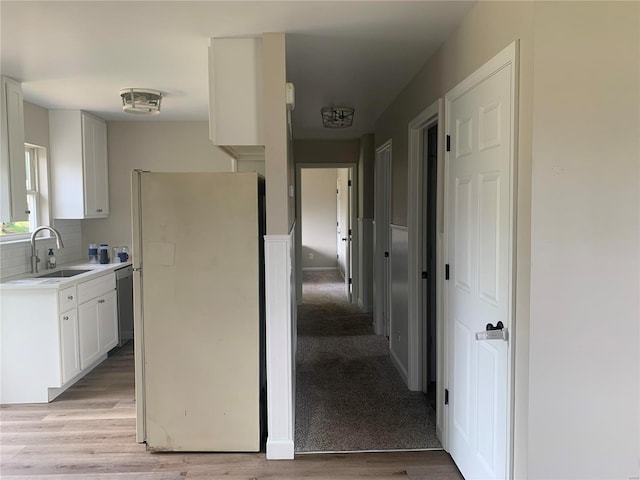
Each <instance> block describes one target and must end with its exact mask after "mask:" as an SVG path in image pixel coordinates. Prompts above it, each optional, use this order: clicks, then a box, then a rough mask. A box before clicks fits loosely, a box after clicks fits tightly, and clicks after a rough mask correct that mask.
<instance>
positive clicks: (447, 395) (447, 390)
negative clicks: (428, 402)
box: [444, 388, 449, 405]
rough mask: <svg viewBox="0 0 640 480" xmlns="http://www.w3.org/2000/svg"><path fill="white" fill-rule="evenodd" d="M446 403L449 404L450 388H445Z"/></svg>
mask: <svg viewBox="0 0 640 480" xmlns="http://www.w3.org/2000/svg"><path fill="white" fill-rule="evenodd" d="M444 404H445V405H449V389H448V388H445V389H444Z"/></svg>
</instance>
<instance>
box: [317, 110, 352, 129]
mask: <svg viewBox="0 0 640 480" xmlns="http://www.w3.org/2000/svg"><path fill="white" fill-rule="evenodd" d="M320 113H321V114H322V126H323V127H325V128H348V127H350V126H351V125H352V124H353V108H351V107H324V108H323V109H322V110H320Z"/></svg>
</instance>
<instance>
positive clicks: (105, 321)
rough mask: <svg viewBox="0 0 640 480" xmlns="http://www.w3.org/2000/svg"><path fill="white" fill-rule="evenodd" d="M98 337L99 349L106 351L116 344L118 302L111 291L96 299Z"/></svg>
mask: <svg viewBox="0 0 640 480" xmlns="http://www.w3.org/2000/svg"><path fill="white" fill-rule="evenodd" d="M98 337H99V338H100V350H101V351H103V352H108V351H109V350H111V349H112V348H113V347H115V346H116V345H117V344H118V302H117V300H116V292H115V290H114V291H112V292H111V293H110V294H108V295H105V296H104V297H103V298H101V299H100V300H98Z"/></svg>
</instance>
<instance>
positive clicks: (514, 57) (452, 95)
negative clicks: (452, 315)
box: [443, 40, 519, 478]
mask: <svg viewBox="0 0 640 480" xmlns="http://www.w3.org/2000/svg"><path fill="white" fill-rule="evenodd" d="M508 66H511V67H512V71H511V82H510V87H511V92H510V93H511V112H510V114H511V118H510V129H511V131H510V137H511V144H510V146H509V147H510V148H509V150H510V163H509V170H510V171H509V187H510V190H509V232H510V240H509V255H508V256H509V260H508V264H509V275H508V278H509V294H508V302H509V306H508V312H509V320H508V325H507V328H509V347H508V353H507V356H508V358H507V390H508V392H509V393H508V395H509V398H508V401H507V408H508V412H506V416H507V448H508V452H507V455H506V458H507V465H506V473H507V478H513V475H514V470H513V454H514V436H513V434H514V431H513V426H514V418H515V414H514V410H515V390H514V386H515V379H514V374H515V344H516V327H517V325H516V321H515V320H516V317H515V300H514V299H515V288H516V283H515V278H516V277H515V274H516V265H515V263H514V262H515V258H516V255H515V240H516V237H517V235H516V225H517V222H516V220H517V219H516V198H517V185H516V178H517V177H516V174H517V148H516V147H517V137H516V134H517V112H518V105H517V100H518V95H517V92H518V78H519V41H518V40H516V41H514V42H512V43H511V44H510V45H509V46H507V47H506V48H505V49H503V50H502V51H501V52H499V53H498V54H497V55H495V56H494V57H493V58H491V59H490V60H489V61H487V62H486V63H485V64H484V65H482V66H481V67H480V68H478V69H477V70H476V71H475V72H473V73H472V74H471V75H469V76H468V77H467V78H466V79H464V80H463V81H462V82H460V83H459V84H458V85H456V86H455V87H454V88H453V89H451V90H450V91H449V92H448V93H447V94H446V95H445V121H446V123H447V130H448V124H449V117H450V109H451V103H452V102H453V101H454V100H456V99H457V98H459V97H461V96H462V95H464V94H465V93H467V92H468V91H469V90H471V89H472V88H474V87H475V86H476V85H478V84H479V83H481V82H483V81H484V80H486V79H487V78H489V77H491V76H493V75H494V74H496V73H497V72H499V71H500V70H502V69H503V68H506V67H508ZM447 133H450V132H448V131H447ZM449 166H450V158H449V153H448V152H445V179H444V185H445V192H444V199H445V200H444V209H445V212H448V211H449V205H448V202H449V192H448V186H449ZM449 220H450V219H449V218H448V215H447V214H445V215H444V221H445V225H444V241H443V247H444V249H443V252H444V263H447V262H448V259H449V251H448V249H449V238H448V235H449ZM444 283H445V284H446V285H445V286H444V292H443V293H444V319H445V332H444V333H445V348H446V349H447V352H446V362H447V369H446V370H445V371H446V386H444V388H450V385H451V382H452V375H453V373H452V371H451V369H452V368H453V362H452V361H451V355H452V354H453V348H454V347H453V345H451V341H452V336H451V332H450V328H449V327H450V322H449V306H448V296H449V291H448V287H449V285H448V284H447V282H444ZM445 429H446V430H447V435H446V436H447V437H448V419H447V423H446V424H445ZM443 445H444V447H445V449H446V450H448V449H449V448H448V438H446V443H445V444H443Z"/></svg>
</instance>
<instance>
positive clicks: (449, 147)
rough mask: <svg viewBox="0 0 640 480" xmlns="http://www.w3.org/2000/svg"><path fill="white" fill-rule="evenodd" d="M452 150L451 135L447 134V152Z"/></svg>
mask: <svg viewBox="0 0 640 480" xmlns="http://www.w3.org/2000/svg"><path fill="white" fill-rule="evenodd" d="M450 151H451V135H447V152H450Z"/></svg>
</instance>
